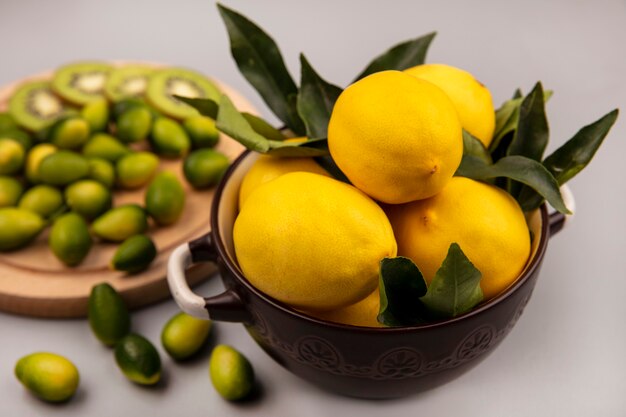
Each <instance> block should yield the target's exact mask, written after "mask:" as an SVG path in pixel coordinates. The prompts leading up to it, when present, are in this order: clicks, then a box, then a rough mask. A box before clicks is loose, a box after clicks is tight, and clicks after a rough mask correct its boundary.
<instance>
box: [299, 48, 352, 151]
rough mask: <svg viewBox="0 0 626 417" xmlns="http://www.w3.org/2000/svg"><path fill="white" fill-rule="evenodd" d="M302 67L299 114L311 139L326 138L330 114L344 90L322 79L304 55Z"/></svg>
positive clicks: (301, 62)
mask: <svg viewBox="0 0 626 417" xmlns="http://www.w3.org/2000/svg"><path fill="white" fill-rule="evenodd" d="M300 66H301V68H302V75H301V80H300V93H299V94H298V113H299V114H300V117H301V118H302V120H303V121H304V124H305V126H306V135H307V136H308V137H309V139H316V138H326V137H327V132H328V121H329V120H330V114H331V113H332V111H333V107H334V105H335V101H337V98H338V97H339V94H341V92H342V91H343V90H342V89H341V88H339V87H337V86H335V85H332V84H330V83H328V82H326V81H325V80H324V79H323V78H322V77H320V76H319V75H318V74H317V72H315V70H314V69H313V67H312V66H311V64H309V62H308V61H307V59H306V58H305V57H304V55H303V54H300Z"/></svg>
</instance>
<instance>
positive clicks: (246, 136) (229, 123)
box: [215, 95, 270, 153]
mask: <svg viewBox="0 0 626 417" xmlns="http://www.w3.org/2000/svg"><path fill="white" fill-rule="evenodd" d="M215 125H216V127H217V128H218V129H219V130H220V131H222V132H224V133H226V134H227V135H228V136H230V137H231V138H233V139H235V140H236V141H237V142H239V143H241V144H242V145H243V146H245V147H246V148H248V149H251V150H253V151H257V152H262V153H265V152H267V151H268V150H269V149H270V145H269V141H268V140H267V139H266V138H265V137H263V136H262V135H260V134H258V133H257V132H256V131H255V130H254V129H253V128H252V126H251V125H250V123H248V121H247V120H246V118H245V117H244V116H243V115H242V114H241V113H240V112H239V111H238V110H237V109H236V108H235V105H234V104H233V102H232V101H230V99H229V98H228V97H227V96H225V95H222V97H221V99H220V103H219V111H218V113H217V120H216V123H215Z"/></svg>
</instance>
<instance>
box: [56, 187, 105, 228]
mask: <svg viewBox="0 0 626 417" xmlns="http://www.w3.org/2000/svg"><path fill="white" fill-rule="evenodd" d="M65 201H66V202H67V205H68V207H69V208H70V209H71V210H72V211H74V212H76V213H78V214H80V215H81V216H83V217H84V218H86V219H87V220H91V219H95V218H96V217H98V216H99V215H101V214H102V213H104V212H105V211H107V210H108V209H110V208H111V205H112V204H113V196H112V195H111V191H109V189H108V188H106V187H105V186H104V185H102V184H101V183H100V182H98V181H95V180H80V181H76V182H75V183H73V184H71V185H69V186H68V187H67V188H66V189H65Z"/></svg>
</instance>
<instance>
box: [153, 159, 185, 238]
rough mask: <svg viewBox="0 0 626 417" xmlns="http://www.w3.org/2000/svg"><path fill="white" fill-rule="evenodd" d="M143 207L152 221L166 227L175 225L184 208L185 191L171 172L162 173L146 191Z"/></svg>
mask: <svg viewBox="0 0 626 417" xmlns="http://www.w3.org/2000/svg"><path fill="white" fill-rule="evenodd" d="M145 206H146V211H147V212H148V214H149V215H150V216H151V217H152V218H153V219H154V221H155V222H156V223H157V224H159V225H161V226H167V225H170V224H172V223H175V222H176V221H177V220H178V219H179V218H180V216H181V215H182V214H183V209H184V208H185V190H184V189H183V186H182V185H181V183H180V181H179V180H178V178H177V177H176V175H175V174H174V173H173V172H170V171H163V172H161V173H159V174H158V175H157V176H156V177H155V178H154V179H153V180H152V182H151V183H150V185H149V186H148V189H147V190H146V196H145Z"/></svg>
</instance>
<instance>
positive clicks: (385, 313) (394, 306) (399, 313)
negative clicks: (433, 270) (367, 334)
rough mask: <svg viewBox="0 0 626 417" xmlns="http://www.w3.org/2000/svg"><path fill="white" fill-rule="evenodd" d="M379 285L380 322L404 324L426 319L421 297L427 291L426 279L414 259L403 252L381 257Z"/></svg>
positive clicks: (394, 324) (392, 324)
mask: <svg viewBox="0 0 626 417" xmlns="http://www.w3.org/2000/svg"><path fill="white" fill-rule="evenodd" d="M379 287H380V312H379V314H378V321H379V322H380V323H382V324H384V325H387V326H402V325H411V324H417V323H421V322H424V317H425V313H424V306H423V305H422V303H421V302H420V297H422V296H423V295H424V294H426V291H427V288H426V281H424V277H423V276H422V273H421V272H420V270H419V268H418V267H417V266H416V265H415V264H414V263H413V261H411V260H410V259H409V258H404V257H402V256H398V257H396V258H384V259H383V260H382V261H380V285H379Z"/></svg>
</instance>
